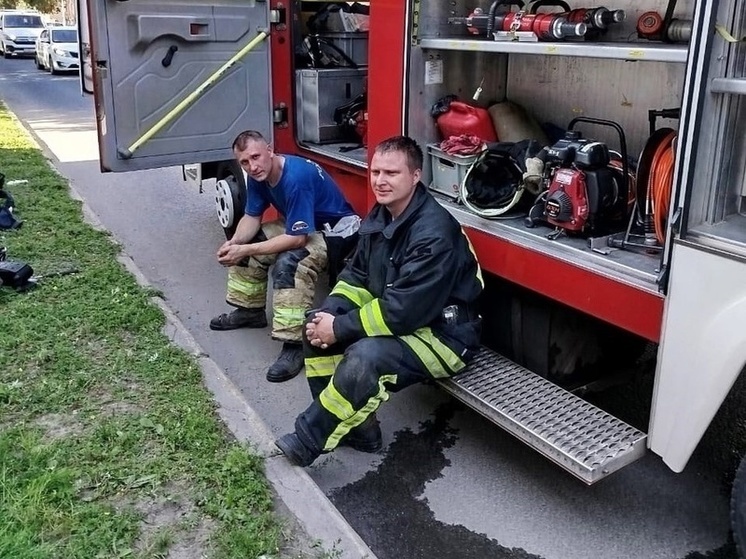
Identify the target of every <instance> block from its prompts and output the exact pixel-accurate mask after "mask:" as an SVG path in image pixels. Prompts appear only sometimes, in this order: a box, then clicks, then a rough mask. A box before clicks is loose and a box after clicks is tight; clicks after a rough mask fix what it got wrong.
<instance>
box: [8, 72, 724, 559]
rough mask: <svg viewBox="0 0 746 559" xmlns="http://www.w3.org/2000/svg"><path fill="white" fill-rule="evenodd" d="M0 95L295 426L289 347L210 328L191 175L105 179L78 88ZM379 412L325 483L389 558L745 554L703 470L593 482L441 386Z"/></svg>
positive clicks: (39, 82)
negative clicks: (279, 364)
mask: <svg viewBox="0 0 746 559" xmlns="http://www.w3.org/2000/svg"><path fill="white" fill-rule="evenodd" d="M0 98H1V99H2V100H3V101H4V102H5V103H6V104H7V105H8V106H9V108H10V109H11V110H12V111H13V112H14V113H15V114H16V115H17V116H18V117H19V118H20V119H21V120H22V122H23V123H24V124H25V126H26V127H27V128H29V129H30V130H31V131H32V132H33V133H34V134H35V135H36V137H37V138H38V140H39V141H40V144H41V145H42V148H43V149H45V151H46V153H47V154H48V155H49V157H50V158H51V159H52V161H53V164H54V165H55V166H56V167H57V169H58V170H59V172H60V173H61V174H62V175H64V176H65V177H67V178H68V179H69V180H70V181H71V182H72V184H73V185H74V187H75V189H76V190H77V191H78V192H79V193H81V195H82V196H83V197H84V199H85V200H86V202H87V203H88V204H89V206H90V207H91V208H92V209H93V210H94V212H95V213H96V214H97V215H98V217H99V219H100V220H101V222H102V223H103V225H104V226H105V227H106V228H107V229H108V230H109V231H111V233H112V236H113V238H114V239H115V240H116V241H117V242H119V243H120V244H121V246H122V249H123V251H124V252H126V253H127V254H128V255H130V256H131V257H132V258H133V259H134V261H135V262H136V263H137V265H138V266H139V267H140V269H141V270H142V271H143V272H144V273H145V275H146V276H147V278H148V279H149V281H150V282H151V283H152V284H153V285H154V286H155V287H156V288H157V289H159V290H160V291H161V292H162V293H163V296H164V298H165V300H166V301H167V303H168V304H169V306H170V307H171V308H172V309H173V310H174V311H175V312H176V313H177V314H178V316H179V317H180V319H181V320H182V321H183V322H184V324H185V325H186V326H187V328H188V329H189V330H190V332H191V333H192V335H193V336H194V337H195V338H196V340H197V341H198V342H199V343H200V344H201V346H202V347H203V348H205V350H206V351H207V352H209V353H210V355H211V357H212V358H213V359H214V360H215V361H216V362H217V363H218V365H220V366H221V367H222V368H223V369H224V370H225V371H226V372H227V374H228V375H229V376H230V378H231V379H232V380H233V382H234V383H235V384H236V385H237V386H238V387H239V388H240V390H241V391H242V393H243V395H244V397H245V398H246V399H247V400H248V401H249V403H250V405H251V406H252V407H253V408H254V409H256V410H257V412H258V413H259V414H260V416H261V417H262V418H263V419H264V421H265V422H266V424H267V425H268V426H269V428H270V429H271V430H272V431H273V432H274V433H275V434H276V435H281V434H283V433H285V432H287V431H289V430H290V429H291V428H292V425H293V420H294V418H295V416H296V414H297V413H298V412H300V411H302V410H303V409H304V408H305V406H306V405H307V404H308V398H309V396H308V390H307V387H306V385H305V381H304V379H303V378H302V377H298V378H296V379H293V380H292V381H290V382H287V383H284V384H279V385H275V384H270V383H267V382H266V381H265V380H264V371H265V370H266V368H267V366H268V365H269V364H270V363H271V362H272V361H273V359H274V357H275V355H276V354H277V352H278V351H279V349H280V344H279V343H277V342H274V341H272V340H271V339H269V337H268V334H267V330H258V331H257V330H253V331H250V330H239V331H233V332H213V331H211V330H209V329H208V328H207V324H208V322H209V319H210V318H211V317H212V316H213V315H215V314H217V313H219V312H223V311H225V310H227V309H226V305H225V303H224V299H223V298H224V291H223V289H224V286H225V280H226V272H225V270H224V269H222V268H221V267H220V266H219V265H217V263H216V261H215V258H214V252H215V249H216V248H217V246H218V245H219V244H220V243H221V242H222V239H223V237H222V230H220V228H219V227H218V226H217V221H216V218H215V215H214V209H213V201H212V196H211V194H209V193H205V194H200V193H198V192H196V191H194V190H190V189H189V188H188V187H187V186H186V183H184V182H182V177H181V170H180V168H169V169H160V170H153V171H142V172H136V173H126V174H120V175H112V174H106V175H102V174H100V173H99V168H98V161H97V153H98V152H97V147H96V134H95V124H94V123H95V116H94V114H93V103H92V99H90V98H89V97H83V96H81V94H80V93H79V86H78V82H77V78H76V77H57V76H54V77H53V76H50V75H48V74H46V73H43V72H40V71H38V70H36V69H35V67H34V64H33V61H32V60H2V59H0ZM16 178H23V177H8V179H9V180H12V179H16ZM16 188H33V184H28V185H25V186H18V187H16ZM17 212H18V214H19V215H20V217H21V218H23V214H24V208H23V207H19V208H17ZM25 226H26V227H33V226H34V224H33V222H27V223H26V225H25ZM379 417H380V419H381V422H382V428H383V433H384V449H383V451H382V452H381V453H379V454H378V455H367V454H362V453H357V452H355V451H353V450H350V449H340V450H339V451H336V452H334V453H332V454H329V455H325V456H324V457H322V459H320V460H318V461H317V463H316V464H314V465H313V466H312V467H311V468H310V469H309V473H310V474H311V476H312V477H313V478H314V479H315V480H316V482H317V483H318V485H319V486H320V487H321V488H322V490H323V491H324V492H325V493H326V494H327V495H328V496H329V497H330V499H331V500H332V502H333V503H334V504H335V505H336V506H337V507H338V509H339V510H340V511H341V512H342V513H343V514H344V515H345V517H346V518H347V519H348V521H349V522H350V524H351V525H352V526H353V527H354V528H355V529H356V530H357V531H358V533H359V534H360V535H361V536H362V537H363V539H364V540H365V541H366V542H367V543H368V545H369V546H370V547H371V549H373V551H374V552H375V553H376V554H377V556H378V557H379V558H380V559H404V558H406V559H418V558H434V557H435V558H444V559H451V558H453V559H457V558H458V559H471V558H479V559H482V558H485V557H494V558H505V559H526V558H534V557H542V558H546V559H617V558H618V559H630V558H640V559H651V558H656V559H679V558H686V559H698V558H704V557H708V558H722V559H726V558H734V557H735V552H734V550H733V546H732V544H731V543H728V542H729V530H728V502H727V496H725V495H724V494H722V491H721V489H720V486H719V482H718V478H717V476H715V475H713V474H712V472H708V471H706V470H705V469H704V468H702V467H701V466H700V465H698V464H696V463H695V464H694V465H692V466H691V467H689V468H688V469H687V470H686V471H685V472H684V473H683V474H674V473H672V472H670V471H669V470H668V469H667V468H666V467H665V466H664V465H663V464H662V462H661V461H660V460H659V459H658V458H657V457H656V456H654V455H652V454H648V455H647V456H646V457H645V458H643V459H642V460H640V461H638V462H637V463H635V464H633V465H631V466H628V467H627V468H625V469H623V470H622V471H620V472H618V473H616V474H614V475H613V476H611V477H610V478H608V479H606V480H604V481H602V482H601V483H599V484H597V485H595V486H592V487H587V486H585V485H584V484H582V483H581V482H578V481H577V480H575V479H574V478H572V477H571V476H570V475H569V474H566V473H564V472H563V471H561V470H559V469H558V468H556V467H554V466H553V465H551V464H550V463H548V462H547V461H546V460H545V459H544V458H542V457H541V456H539V455H538V454H536V453H535V452H533V451H532V450H530V449H528V448H527V447H525V446H524V445H523V444H522V443H520V442H518V441H516V440H515V439H513V438H512V437H511V436H509V435H507V434H506V433H504V432H503V431H501V430H500V429H499V428H497V427H494V426H493V425H492V424H490V423H489V422H488V421H486V420H484V419H482V418H481V417H480V416H478V415H477V414H475V413H473V412H471V411H470V410H468V409H466V408H464V407H462V406H461V405H458V404H456V403H454V402H453V401H452V400H451V399H450V398H449V397H447V396H446V395H444V394H443V393H442V392H440V391H439V390H438V389H437V388H436V387H434V386H420V387H414V388H411V389H408V390H406V391H404V392H403V393H400V394H395V395H393V396H392V398H391V400H390V401H389V402H388V403H386V404H385V405H384V406H383V408H382V409H381V410H380V411H379ZM308 506H309V507H313V503H308Z"/></svg>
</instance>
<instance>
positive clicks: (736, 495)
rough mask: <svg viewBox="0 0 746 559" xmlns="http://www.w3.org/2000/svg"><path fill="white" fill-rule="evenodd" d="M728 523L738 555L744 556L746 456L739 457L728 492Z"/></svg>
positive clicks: (745, 545)
mask: <svg viewBox="0 0 746 559" xmlns="http://www.w3.org/2000/svg"><path fill="white" fill-rule="evenodd" d="M730 524H731V529H732V530H733V539H734V540H735V542H736V548H738V556H739V557H742V558H743V557H746V457H744V458H742V459H741V465H740V466H738V471H736V478H735V479H734V480H733V489H732V490H731V494H730Z"/></svg>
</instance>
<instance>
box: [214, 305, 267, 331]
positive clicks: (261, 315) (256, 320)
mask: <svg viewBox="0 0 746 559" xmlns="http://www.w3.org/2000/svg"><path fill="white" fill-rule="evenodd" d="M265 326H267V313H265V312H264V307H262V308H260V309H246V308H243V307H238V308H236V309H233V311H231V312H230V313H223V314H221V315H219V316H216V317H215V318H213V319H212V320H211V321H210V330H235V329H236V328H264V327H265Z"/></svg>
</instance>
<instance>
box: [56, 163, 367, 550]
mask: <svg viewBox="0 0 746 559" xmlns="http://www.w3.org/2000/svg"><path fill="white" fill-rule="evenodd" d="M58 172H59V171H58ZM68 184H69V182H68ZM69 190H70V193H71V195H72V196H73V198H75V199H76V200H78V201H80V202H81V204H82V210H83V217H84V219H85V220H86V221H87V222H88V223H89V224H90V225H91V226H93V227H95V228H97V229H100V230H104V231H105V230H106V228H105V227H104V226H103V225H102V223H101V221H100V220H99V219H98V217H97V216H96V214H95V213H94V212H93V210H91V208H90V207H89V206H88V205H87V204H86V202H85V200H84V199H83V197H82V196H80V194H79V193H78V192H77V191H76V190H75V188H74V187H73V186H72V184H69ZM117 260H118V261H119V262H120V263H121V264H122V265H123V266H124V267H125V268H126V269H127V271H128V272H130V273H131V274H132V275H133V276H134V277H135V279H136V281H137V283H138V284H140V285H141V286H143V287H152V286H151V284H150V283H149V282H148V280H147V278H146V277H145V275H144V274H143V273H142V272H141V271H140V269H139V268H138V267H137V264H135V262H134V260H132V258H130V257H129V256H128V255H127V254H126V253H124V252H122V254H120V255H119V256H118V257H117ZM151 301H153V303H155V304H156V305H157V306H158V307H159V308H160V309H161V310H162V311H163V314H164V315H165V318H166V325H165V326H164V333H165V334H166V335H167V336H168V338H169V339H170V340H171V342H172V343H175V344H176V345H178V346H179V347H181V348H183V349H184V350H186V351H187V352H189V353H190V354H192V355H193V356H194V357H195V358H196V359H197V361H198V363H199V365H200V368H201V370H202V379H203V383H204V386H205V387H206V388H207V389H208V390H209V391H210V393H211V394H212V395H213V399H214V401H215V402H216V403H217V404H218V409H217V413H218V415H219V416H220V418H221V420H222V421H223V422H224V423H225V425H226V427H227V428H228V429H229V430H230V432H231V433H232V434H233V436H235V437H236V439H237V440H239V441H241V442H248V443H249V444H250V445H251V447H252V448H253V449H254V450H255V451H256V452H257V454H259V455H260V456H261V457H262V458H264V465H265V474H266V476H267V480H268V481H269V483H270V484H271V485H272V487H273V489H274V491H275V492H276V494H277V495H278V496H279V497H280V499H281V500H282V501H283V503H284V504H285V506H286V507H287V509H288V510H289V511H290V513H291V514H292V515H293V516H294V517H295V518H296V519H297V521H298V523H299V524H300V526H301V527H302V529H303V530H304V531H305V532H306V534H307V535H308V537H309V538H310V539H311V540H312V541H313V542H318V543H319V544H320V545H321V548H322V549H323V550H325V551H326V552H328V553H331V554H332V555H331V556H333V557H335V558H338V559H376V556H375V555H374V554H373V552H372V551H371V549H370V548H369V547H368V545H367V544H366V543H365V542H364V541H363V540H362V538H361V537H360V536H359V535H358V534H357V532H355V530H354V529H353V528H352V526H350V525H349V523H348V522H347V521H346V520H345V518H344V517H343V516H342V514H341V513H340V512H339V511H338V510H337V508H336V507H335V506H334V505H333V504H332V502H331V501H330V500H329V498H328V497H327V496H326V495H325V494H324V493H323V491H321V489H320V488H319V487H318V485H316V483H315V482H314V481H313V479H312V478H311V476H310V475H308V473H307V472H306V471H305V470H304V469H303V468H300V467H298V466H293V465H291V464H290V463H289V462H288V461H287V460H286V459H285V457H284V456H283V455H282V453H281V452H280V451H279V449H277V447H275V445H274V438H275V437H274V436H273V435H272V433H271V432H270V430H269V428H268V427H267V426H266V425H265V423H264V422H263V421H262V419H261V417H259V415H258V414H257V412H256V411H255V410H254V409H253V408H251V406H249V404H248V402H247V401H246V400H245V399H244V397H243V396H242V395H241V392H240V391H239V389H238V388H237V387H236V385H235V384H233V382H232V381H231V380H230V379H229V378H228V376H227V375H226V374H225V372H224V371H223V370H222V369H221V368H220V367H219V366H218V365H217V363H215V361H213V360H212V359H211V358H210V357H209V356H208V355H207V354H206V353H205V351H204V350H203V349H202V348H201V347H200V345H199V344H198V343H197V341H196V340H195V339H194V337H193V336H192V335H191V333H189V331H188V330H187V328H186V327H185V326H184V324H183V323H182V322H181V320H179V318H178V317H177V316H176V314H175V313H174V312H173V311H172V310H171V309H170V308H169V307H168V305H167V304H166V302H165V301H164V300H163V299H161V298H159V297H152V298H151Z"/></svg>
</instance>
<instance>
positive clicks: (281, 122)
mask: <svg viewBox="0 0 746 559" xmlns="http://www.w3.org/2000/svg"><path fill="white" fill-rule="evenodd" d="M272 122H273V123H274V124H275V126H279V127H280V128H285V127H287V125H288V106H287V105H286V104H285V103H280V104H278V105H276V106H275V107H274V108H273V109H272Z"/></svg>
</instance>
